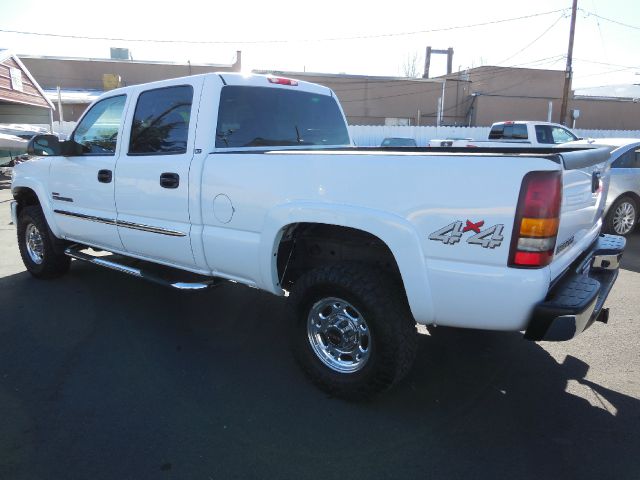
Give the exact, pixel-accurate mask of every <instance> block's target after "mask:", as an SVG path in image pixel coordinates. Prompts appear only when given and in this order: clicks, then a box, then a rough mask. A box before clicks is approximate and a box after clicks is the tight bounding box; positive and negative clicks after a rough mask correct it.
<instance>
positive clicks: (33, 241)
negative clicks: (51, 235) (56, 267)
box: [25, 223, 44, 265]
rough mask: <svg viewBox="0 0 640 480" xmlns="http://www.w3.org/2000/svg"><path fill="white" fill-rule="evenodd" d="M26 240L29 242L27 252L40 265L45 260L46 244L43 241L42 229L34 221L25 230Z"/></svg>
mask: <svg viewBox="0 0 640 480" xmlns="http://www.w3.org/2000/svg"><path fill="white" fill-rule="evenodd" d="M25 240H26V244H27V253H28V254H29V258H30V259H31V261H32V262H33V263H36V264H38V265H40V264H41V263H42V262H43V261H44V245H43V243H42V235H41V234H40V230H38V227H36V226H35V225H34V224H33V223H30V224H29V225H28V226H27V230H26V232H25Z"/></svg>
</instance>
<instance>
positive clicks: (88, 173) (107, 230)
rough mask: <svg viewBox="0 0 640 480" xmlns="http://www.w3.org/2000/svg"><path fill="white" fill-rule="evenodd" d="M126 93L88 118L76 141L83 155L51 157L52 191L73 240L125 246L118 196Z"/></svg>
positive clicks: (102, 103) (96, 107) (98, 106)
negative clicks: (115, 179)
mask: <svg viewBox="0 0 640 480" xmlns="http://www.w3.org/2000/svg"><path fill="white" fill-rule="evenodd" d="M125 103H126V95H116V96H113V97H108V98H104V99H102V100H100V101H99V102H97V103H96V104H94V105H93V106H92V107H91V108H90V109H89V111H88V112H87V113H86V114H85V115H84V117H82V120H80V123H79V124H78V126H77V127H76V129H75V131H74V132H73V133H72V135H71V138H70V140H71V141H73V142H75V143H77V144H78V145H75V147H77V148H75V150H76V151H77V154H74V155H71V156H67V157H56V158H54V159H52V161H51V170H50V176H49V195H51V199H52V205H53V210H54V212H55V216H56V222H57V224H58V226H59V228H60V229H61V230H62V232H63V234H64V236H65V237H66V238H68V239H70V240H75V241H78V242H81V243H87V244H90V245H96V246H100V247H104V248H106V249H115V250H122V242H121V241H120V237H119V236H118V231H117V228H116V208H115V202H114V198H113V192H114V183H113V171H114V170H115V165H116V160H117V154H118V152H119V150H120V147H121V145H120V144H121V143H122V142H121V141H120V140H119V139H120V138H121V136H122V135H121V134H122V125H121V124H122V117H123V112H124V107H125Z"/></svg>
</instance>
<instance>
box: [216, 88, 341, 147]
mask: <svg viewBox="0 0 640 480" xmlns="http://www.w3.org/2000/svg"><path fill="white" fill-rule="evenodd" d="M349 143H350V142H349V134H348V132H347V126H346V124H345V121H344V117H343V116H342V113H341V112H340V108H339V107H338V103H337V102H336V100H335V99H334V98H333V97H331V96H328V95H322V94H317V93H310V92H301V91H295V90H289V89H284V88H268V87H246V86H233V85H230V86H226V87H223V88H222V93H221V95H220V109H219V111H218V126H217V130H216V147H217V148H237V147H263V146H288V145H334V146H337V145H349Z"/></svg>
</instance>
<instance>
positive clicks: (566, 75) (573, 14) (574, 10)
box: [560, 0, 578, 125]
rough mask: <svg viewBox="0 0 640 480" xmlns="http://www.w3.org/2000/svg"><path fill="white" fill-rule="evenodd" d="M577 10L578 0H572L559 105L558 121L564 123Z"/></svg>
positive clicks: (571, 71) (571, 73)
mask: <svg viewBox="0 0 640 480" xmlns="http://www.w3.org/2000/svg"><path fill="white" fill-rule="evenodd" d="M577 11H578V0H573V5H572V6H571V28H570V30H569V50H568V51H567V68H566V69H565V72H564V90H563V92H562V106H561V107H560V123H561V124H563V125H566V124H567V122H566V120H567V105H568V103H569V92H570V91H571V79H572V77H573V68H572V66H571V63H572V61H573V37H574V35H575V33H576V13H577Z"/></svg>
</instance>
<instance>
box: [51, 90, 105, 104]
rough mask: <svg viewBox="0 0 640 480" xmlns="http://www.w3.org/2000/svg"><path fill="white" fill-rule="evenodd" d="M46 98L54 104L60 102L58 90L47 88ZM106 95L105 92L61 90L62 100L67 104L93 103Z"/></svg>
mask: <svg viewBox="0 0 640 480" xmlns="http://www.w3.org/2000/svg"><path fill="white" fill-rule="evenodd" d="M44 93H45V95H46V97H47V98H48V99H49V100H50V101H51V102H53V103H56V102H57V101H58V90H56V89H53V88H47V89H45V90H44ZM103 93H104V90H89V89H86V90H83V89H78V88H76V89H68V88H65V89H61V90H60V100H61V101H62V103H63V104H65V103H74V104H75V103H87V104H89V103H92V102H93V101H94V100H96V99H97V98H98V97H99V96H100V95H102V94H103Z"/></svg>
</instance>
